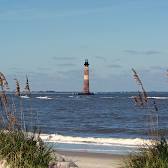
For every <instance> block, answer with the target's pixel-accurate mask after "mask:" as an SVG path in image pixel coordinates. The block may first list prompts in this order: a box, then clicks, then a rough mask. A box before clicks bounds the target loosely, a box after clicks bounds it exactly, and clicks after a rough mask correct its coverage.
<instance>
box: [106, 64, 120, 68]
mask: <svg viewBox="0 0 168 168" xmlns="http://www.w3.org/2000/svg"><path fill="white" fill-rule="evenodd" d="M108 67H109V68H122V66H121V65H119V64H111V65H108Z"/></svg>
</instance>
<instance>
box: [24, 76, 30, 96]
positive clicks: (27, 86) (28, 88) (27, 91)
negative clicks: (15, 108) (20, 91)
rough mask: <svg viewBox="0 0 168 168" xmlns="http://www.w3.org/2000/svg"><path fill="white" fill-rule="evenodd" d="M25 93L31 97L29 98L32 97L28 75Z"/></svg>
mask: <svg viewBox="0 0 168 168" xmlns="http://www.w3.org/2000/svg"><path fill="white" fill-rule="evenodd" d="M25 93H26V95H29V96H30V95H31V91H30V85H29V79H28V77H27V75H26V86H25Z"/></svg>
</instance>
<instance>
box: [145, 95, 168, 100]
mask: <svg viewBox="0 0 168 168" xmlns="http://www.w3.org/2000/svg"><path fill="white" fill-rule="evenodd" d="M148 99H160V100H162V99H163V100H164V99H168V97H157V96H153V97H148Z"/></svg>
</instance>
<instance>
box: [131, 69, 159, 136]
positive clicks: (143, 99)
mask: <svg viewBox="0 0 168 168" xmlns="http://www.w3.org/2000/svg"><path fill="white" fill-rule="evenodd" d="M132 71H133V78H134V79H135V81H136V82H137V84H138V85H139V86H140V88H141V91H138V96H135V98H134V101H135V103H136V104H137V105H140V106H142V107H145V108H146V109H147V112H148V113H149V121H148V124H149V127H150V133H149V135H150V136H151V137H152V138H153V137H154V138H155V137H156V138H157V139H158V107H157V104H156V102H155V101H153V105H152V107H151V105H150V104H149V103H148V95H147V92H146V91H145V89H144V86H143V83H142V81H141V79H140V77H139V75H138V74H137V72H136V71H135V70H134V69H133V68H132Z"/></svg>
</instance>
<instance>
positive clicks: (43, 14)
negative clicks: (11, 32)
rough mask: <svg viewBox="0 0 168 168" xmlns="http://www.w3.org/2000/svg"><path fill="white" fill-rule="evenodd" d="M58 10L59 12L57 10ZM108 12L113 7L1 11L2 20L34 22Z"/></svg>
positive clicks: (35, 8)
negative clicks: (36, 20) (33, 20)
mask: <svg viewBox="0 0 168 168" xmlns="http://www.w3.org/2000/svg"><path fill="white" fill-rule="evenodd" d="M55 9H57V10H55ZM107 10H111V6H107V7H97V8H76V9H66V10H65V9H61V8H57V7H56V8H50V10H48V9H47V8H46V9H45V8H43V7H34V8H27V7H25V6H24V5H21V6H20V7H17V8H16V7H11V8H8V9H4V10H1V12H0V20H2V19H3V20H6V19H7V20H8V19H12V20H23V19H24V20H32V19H53V18H57V17H72V16H79V15H81V16H83V15H88V14H94V13H102V12H105V11H107Z"/></svg>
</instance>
